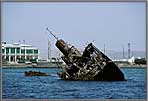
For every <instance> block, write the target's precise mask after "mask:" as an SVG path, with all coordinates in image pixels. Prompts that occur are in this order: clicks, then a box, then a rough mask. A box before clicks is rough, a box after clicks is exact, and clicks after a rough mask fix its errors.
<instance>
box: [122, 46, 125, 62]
mask: <svg viewBox="0 0 148 101" xmlns="http://www.w3.org/2000/svg"><path fill="white" fill-rule="evenodd" d="M122 49H123V59H124V58H125V55H124V45H122Z"/></svg>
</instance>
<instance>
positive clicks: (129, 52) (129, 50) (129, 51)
mask: <svg viewBox="0 0 148 101" xmlns="http://www.w3.org/2000/svg"><path fill="white" fill-rule="evenodd" d="M130 47H131V44H130V43H128V59H130V57H131V56H130V54H131V49H130Z"/></svg>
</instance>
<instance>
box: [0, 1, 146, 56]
mask: <svg viewBox="0 0 148 101" xmlns="http://www.w3.org/2000/svg"><path fill="white" fill-rule="evenodd" d="M46 27H48V28H49V29H50V30H51V31H52V32H53V33H54V34H55V35H56V36H57V37H59V38H61V39H63V40H65V41H66V42H68V43H69V44H72V45H74V46H75V47H76V48H79V49H83V48H84V47H85V46H86V45H87V44H88V43H89V42H93V43H94V45H95V46H96V47H97V48H99V49H100V50H103V49H104V44H105V48H106V50H108V51H116V52H119V51H122V46H124V50H125V51H127V49H128V46H127V44H128V43H130V44H131V50H133V51H145V50H146V4H145V2H3V3H2V41H5V42H7V43H12V42H15V43H18V42H19V40H20V41H21V43H23V40H25V43H26V44H31V45H33V46H36V47H38V48H39V50H40V57H42V58H46V57H47V52H48V40H49V41H50V43H51V50H52V54H55V55H57V54H58V52H59V51H58V49H57V48H56V47H55V42H56V40H55V39H54V37H53V36H51V35H50V34H49V33H48V32H47V30H46Z"/></svg>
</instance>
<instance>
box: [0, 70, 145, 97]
mask: <svg viewBox="0 0 148 101" xmlns="http://www.w3.org/2000/svg"><path fill="white" fill-rule="evenodd" d="M25 71H40V72H46V73H49V74H50V75H51V76H30V77H29V76H25V75H24V72H25ZM58 71H60V69H58V68H3V69H2V98H3V99H146V68H138V69H137V68H122V69H121V71H122V72H123V73H124V75H125V78H126V79H127V81H114V82H106V81H64V80H61V79H60V78H59V77H58V75H57V72H58Z"/></svg>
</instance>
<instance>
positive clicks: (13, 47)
mask: <svg viewBox="0 0 148 101" xmlns="http://www.w3.org/2000/svg"><path fill="white" fill-rule="evenodd" d="M38 59H39V49H38V48H36V47H34V46H32V45H25V44H18V43H14V44H6V43H2V60H3V61H4V60H5V61H7V62H20V61H32V60H36V61H37V60H38Z"/></svg>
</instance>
